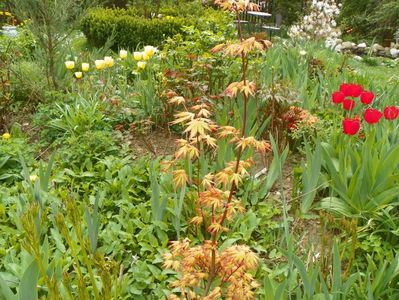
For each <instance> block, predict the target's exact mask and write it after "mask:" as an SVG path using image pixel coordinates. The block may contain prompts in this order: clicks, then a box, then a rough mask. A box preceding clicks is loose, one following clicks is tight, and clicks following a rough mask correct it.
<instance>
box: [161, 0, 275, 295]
mask: <svg viewBox="0 0 399 300" xmlns="http://www.w3.org/2000/svg"><path fill="white" fill-rule="evenodd" d="M215 3H216V4H218V5H220V6H221V7H222V8H224V9H227V10H230V11H232V12H234V13H235V14H236V17H237V20H238V21H237V30H238V37H239V38H238V41H237V42H236V43H226V44H221V45H218V46H216V47H214V48H213V49H212V50H211V52H212V53H219V52H221V53H223V54H224V55H225V56H231V57H238V58H240V60H241V77H240V81H239V82H232V83H231V84H230V85H229V86H228V87H227V89H226V90H225V92H224V96H226V97H229V98H234V99H235V101H237V99H238V95H239V94H242V97H243V103H241V102H238V101H237V102H236V104H237V106H238V107H240V106H241V107H242V109H243V112H242V122H241V124H240V126H239V128H234V127H232V126H218V125H217V124H214V122H213V121H212V120H211V119H210V118H209V117H210V115H211V112H210V107H211V106H212V103H211V102H210V101H209V102H202V103H201V104H199V105H198V104H197V105H193V106H191V107H190V106H189V105H188V103H187V102H188V100H186V99H185V98H183V97H182V96H172V98H171V99H170V100H169V103H170V104H172V105H178V106H179V107H181V108H182V109H184V111H183V112H181V113H178V114H176V120H175V121H174V122H172V123H173V124H183V125H184V126H185V127H186V129H185V130H184V132H185V133H187V139H186V140H179V141H178V144H179V146H180V148H179V149H178V150H177V151H176V154H175V160H174V161H172V162H169V163H168V164H169V165H170V166H174V167H178V166H181V165H183V169H176V170H175V171H173V175H174V184H175V188H176V189H177V190H179V189H185V188H186V186H187V185H193V187H195V189H196V193H197V200H196V206H197V212H198V215H197V216H194V217H193V218H192V219H191V221H190V223H191V224H194V225H196V226H197V227H202V226H203V227H204V228H205V229H206V231H207V232H208V233H210V239H209V240H205V241H203V244H202V245H199V246H195V247H191V246H190V241H189V240H187V239H185V240H183V241H175V242H172V246H171V252H170V253H166V254H165V262H164V266H165V267H166V268H172V269H175V270H176V271H178V272H179V273H181V277H180V278H179V280H177V281H176V282H174V283H173V286H175V287H180V296H181V297H183V299H192V298H194V297H197V296H198V297H201V296H202V297H207V298H209V299H214V298H217V297H223V296H224V297H233V298H236V297H238V298H239V299H252V298H253V297H254V291H255V289H256V287H257V283H256V281H255V280H254V278H253V277H252V275H251V274H250V271H251V270H254V269H255V268H256V266H257V261H258V258H257V256H256V255H255V254H254V253H253V252H252V251H251V250H250V249H249V247H248V246H246V245H233V246H230V247H228V248H227V249H224V250H221V249H219V248H218V242H219V239H220V237H221V235H222V234H223V233H224V232H226V231H228V228H227V225H225V223H226V221H227V220H231V219H232V218H233V217H234V216H235V214H236V213H237V212H243V211H244V207H243V205H242V203H241V201H240V200H239V199H237V198H236V197H235V195H236V192H237V190H238V187H239V185H240V183H242V181H243V178H244V177H245V176H247V175H249V173H248V171H247V169H249V168H250V167H251V165H252V161H251V159H247V160H242V157H243V154H244V152H246V151H247V150H248V149H250V148H252V149H255V150H256V151H259V152H261V153H263V154H264V153H265V152H268V151H270V150H271V148H270V144H269V143H268V142H266V141H258V140H256V139H255V138H254V137H252V136H247V134H246V132H247V120H248V116H247V114H248V102H249V100H250V97H251V96H252V97H254V96H255V93H256V85H255V83H253V82H250V81H249V80H248V74H247V65H248V58H247V55H248V53H249V52H252V51H254V50H265V49H267V48H268V47H269V46H270V45H271V43H270V42H268V41H262V40H257V39H255V38H249V39H244V38H243V35H242V28H241V20H240V13H242V12H244V11H246V10H258V6H257V5H256V4H253V3H248V2H247V1H230V0H229V1H225V0H223V1H222V0H217V1H215ZM214 135H216V136H214ZM218 139H219V140H220V141H221V140H223V139H227V142H228V143H232V144H233V145H235V146H236V147H235V150H233V155H234V158H233V160H232V161H230V162H227V163H226V166H225V167H224V168H223V169H221V170H219V171H218V172H216V173H209V174H206V175H204V176H201V175H202V174H200V172H201V169H200V167H201V165H200V163H199V160H200V158H201V160H204V159H210V160H212V159H213V155H214V154H215V151H218V145H217V140H218ZM220 151H225V150H224V149H221V150H220ZM187 158H189V161H190V163H191V161H195V160H198V162H197V168H198V170H197V172H198V174H197V176H196V178H195V177H194V178H195V180H192V179H190V178H191V177H193V176H195V175H192V172H191V169H192V167H190V168H189V169H188V170H187V169H186V167H187V166H186V165H187V164H186V163H184V164H183V163H182V162H183V161H184V162H186V161H187ZM192 165H194V164H193V163H191V165H190V166H192ZM201 177H202V179H201ZM205 236H206V234H205ZM205 274H206V275H205ZM216 282H218V283H219V286H215V283H216ZM199 286H201V289H202V291H201V295H200V294H198V293H199V292H198V288H199ZM173 297H174V296H172V298H171V299H175V298H173ZM176 297H177V296H176ZM176 299H177V298H176Z"/></svg>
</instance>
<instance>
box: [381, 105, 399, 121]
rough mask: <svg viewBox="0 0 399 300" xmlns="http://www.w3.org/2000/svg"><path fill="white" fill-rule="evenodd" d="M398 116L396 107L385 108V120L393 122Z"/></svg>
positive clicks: (398, 110)
mask: <svg viewBox="0 0 399 300" xmlns="http://www.w3.org/2000/svg"><path fill="white" fill-rule="evenodd" d="M398 116H399V109H398V108H397V107H396V106H387V107H385V109H384V117H385V119H387V120H395V119H396V118H397V117H398Z"/></svg>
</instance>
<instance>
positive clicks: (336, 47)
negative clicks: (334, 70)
mask: <svg viewBox="0 0 399 300" xmlns="http://www.w3.org/2000/svg"><path fill="white" fill-rule="evenodd" d="M334 50H335V51H337V52H341V50H342V45H337V46H335V48H334Z"/></svg>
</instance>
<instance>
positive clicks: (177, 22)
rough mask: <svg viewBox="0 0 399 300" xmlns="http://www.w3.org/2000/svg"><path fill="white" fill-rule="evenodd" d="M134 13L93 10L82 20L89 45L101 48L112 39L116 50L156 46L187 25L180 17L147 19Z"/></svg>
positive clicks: (118, 10)
mask: <svg viewBox="0 0 399 300" xmlns="http://www.w3.org/2000/svg"><path fill="white" fill-rule="evenodd" d="M135 12H136V11H135V10H130V9H129V10H121V9H116V10H113V9H103V8H97V9H95V10H92V11H91V12H90V13H89V14H88V15H87V17H86V18H84V19H83V21H82V30H83V32H84V34H85V35H86V37H87V39H88V41H89V43H90V44H92V45H93V46H96V47H101V46H103V45H104V44H105V43H106V42H107V40H108V39H109V38H113V41H114V46H115V48H118V47H119V48H129V49H136V48H137V47H138V46H139V45H156V46H159V45H160V43H161V42H162V41H163V40H164V39H165V38H167V37H171V36H173V35H175V34H177V33H179V32H181V28H182V26H183V25H186V24H187V23H190V22H189V21H188V20H185V19H183V18H180V17H176V18H175V17H173V18H162V19H146V18H144V17H142V16H138V15H136V14H135Z"/></svg>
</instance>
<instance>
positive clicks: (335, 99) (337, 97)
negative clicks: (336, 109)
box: [332, 92, 345, 104]
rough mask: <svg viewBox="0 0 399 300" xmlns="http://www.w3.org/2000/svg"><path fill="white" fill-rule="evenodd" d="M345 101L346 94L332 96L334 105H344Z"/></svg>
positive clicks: (340, 93) (337, 93)
mask: <svg viewBox="0 0 399 300" xmlns="http://www.w3.org/2000/svg"><path fill="white" fill-rule="evenodd" d="M344 100H345V94H344V93H342V92H334V93H333V94H332V102H333V103H334V104H339V103H342V102H343V101H344Z"/></svg>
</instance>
